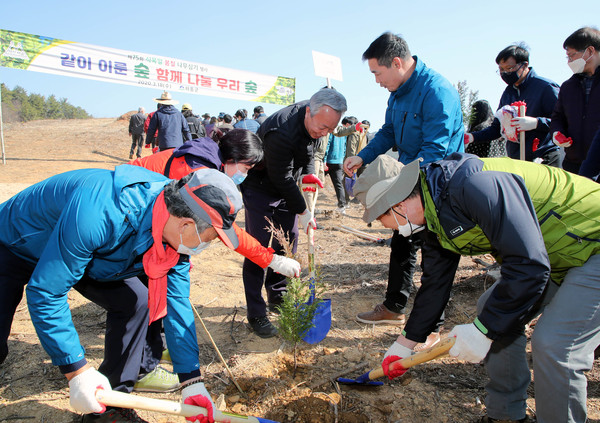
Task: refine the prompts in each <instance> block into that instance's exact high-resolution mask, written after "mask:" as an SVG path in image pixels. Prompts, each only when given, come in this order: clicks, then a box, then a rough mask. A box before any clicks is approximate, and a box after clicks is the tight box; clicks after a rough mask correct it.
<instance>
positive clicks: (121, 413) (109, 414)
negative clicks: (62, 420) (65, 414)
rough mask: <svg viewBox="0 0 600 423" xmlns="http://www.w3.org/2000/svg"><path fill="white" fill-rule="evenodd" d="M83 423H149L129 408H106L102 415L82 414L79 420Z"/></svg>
mask: <svg viewBox="0 0 600 423" xmlns="http://www.w3.org/2000/svg"><path fill="white" fill-rule="evenodd" d="M81 421H82V422H83V423H89V422H94V423H129V422H134V423H149V422H148V420H144V419H142V418H141V417H140V416H138V415H137V413H136V412H135V411H134V410H132V409H130V408H117V407H111V408H107V409H106V411H105V412H104V413H101V414H97V413H92V414H84V415H83V418H82V419H81Z"/></svg>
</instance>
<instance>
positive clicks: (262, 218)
mask: <svg viewBox="0 0 600 423" xmlns="http://www.w3.org/2000/svg"><path fill="white" fill-rule="evenodd" d="M242 196H243V199H244V210H245V212H246V231H247V232H248V233H249V234H250V235H252V236H253V237H254V238H256V239H257V240H258V242H260V244H261V245H262V246H264V247H268V246H269V240H270V239H271V233H270V232H269V230H268V229H267V227H268V223H267V219H268V220H270V221H271V222H273V225H274V226H275V227H276V228H281V229H282V230H283V232H284V234H285V235H286V236H287V238H288V239H289V241H290V243H291V245H292V251H293V252H294V253H295V252H296V247H297V245H298V225H297V216H296V214H295V213H292V212H290V211H289V210H288V209H287V205H286V203H285V200H283V199H281V198H274V197H272V196H270V195H269V194H266V193H264V192H260V191H256V190H253V189H249V188H242ZM271 244H272V245H271V247H272V248H273V249H274V250H275V253H276V254H281V255H283V254H284V249H283V247H282V245H281V244H280V243H279V241H278V240H277V239H275V237H273V241H272V243H271ZM242 276H243V279H244V290H245V294H246V305H247V307H248V310H247V314H248V318H253V317H262V316H266V315H267V305H266V303H265V300H264V298H263V296H262V287H263V282H264V286H265V289H266V291H267V299H268V301H269V302H272V303H277V302H278V301H279V299H280V296H281V295H282V293H283V291H284V290H285V288H286V286H287V279H286V277H285V276H284V275H280V274H279V273H275V272H273V270H271V269H270V268H267V269H263V268H262V267H260V266H258V265H257V264H254V263H253V262H251V261H250V260H248V259H245V260H244V265H243V270H242Z"/></svg>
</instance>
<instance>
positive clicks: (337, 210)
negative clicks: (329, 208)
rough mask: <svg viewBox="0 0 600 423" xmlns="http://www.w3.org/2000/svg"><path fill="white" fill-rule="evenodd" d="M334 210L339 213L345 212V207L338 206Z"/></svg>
mask: <svg viewBox="0 0 600 423" xmlns="http://www.w3.org/2000/svg"><path fill="white" fill-rule="evenodd" d="M335 211H336V212H338V213H339V214H346V207H338V208H337V209H335Z"/></svg>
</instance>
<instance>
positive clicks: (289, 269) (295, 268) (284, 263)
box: [269, 254, 301, 278]
mask: <svg viewBox="0 0 600 423" xmlns="http://www.w3.org/2000/svg"><path fill="white" fill-rule="evenodd" d="M269 267H270V268H271V269H273V270H274V271H275V272H277V273H281V274H282V275H285V276H287V277H288V278H293V277H298V276H300V270H301V267H300V263H298V262H297V261H296V260H294V259H291V258H289V257H285V256H280V255H277V254H273V260H271V263H269Z"/></svg>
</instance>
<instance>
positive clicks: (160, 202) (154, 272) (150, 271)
mask: <svg viewBox="0 0 600 423" xmlns="http://www.w3.org/2000/svg"><path fill="white" fill-rule="evenodd" d="M169 216H170V214H169V212H168V211H167V205H166V203H165V193H164V192H161V193H160V195H159V196H158V197H157V198H156V202H155V203H154V207H153V208H152V238H153V239H154V244H152V246H151V247H150V249H149V250H148V251H146V252H145V253H144V259H143V263H144V271H145V272H146V275H147V276H148V308H149V309H150V322H149V323H152V322H154V321H155V320H158V319H160V318H161V317H165V316H166V315H167V273H168V272H169V270H171V268H172V267H173V266H175V265H176V264H177V261H178V260H179V253H178V252H177V251H175V250H174V249H173V247H171V246H170V245H167V248H166V249H165V248H164V247H163V240H162V238H163V231H164V229H165V225H166V223H167V220H169Z"/></svg>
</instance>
